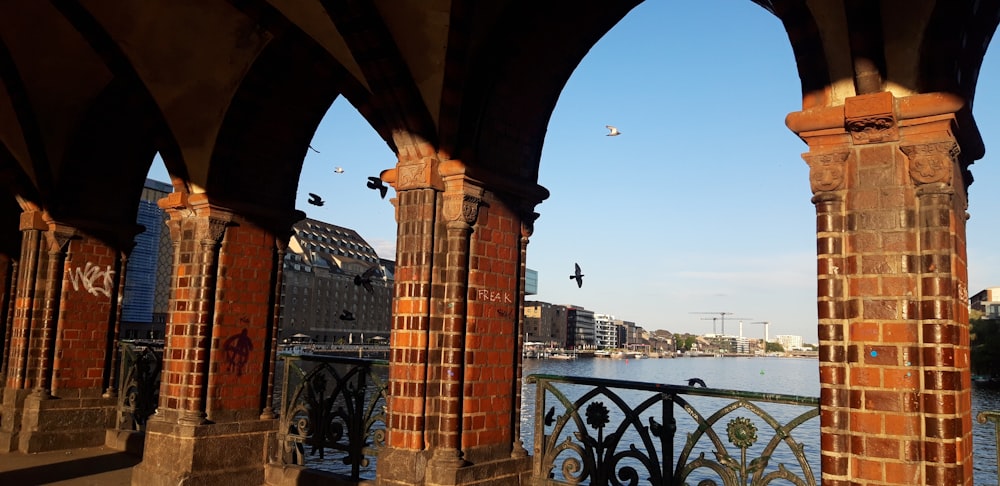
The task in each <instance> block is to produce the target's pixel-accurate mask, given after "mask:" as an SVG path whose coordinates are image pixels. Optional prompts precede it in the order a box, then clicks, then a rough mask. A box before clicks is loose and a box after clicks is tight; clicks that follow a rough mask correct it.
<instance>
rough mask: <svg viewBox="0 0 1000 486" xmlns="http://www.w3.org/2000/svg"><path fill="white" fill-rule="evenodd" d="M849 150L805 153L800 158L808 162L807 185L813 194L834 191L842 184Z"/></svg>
mask: <svg viewBox="0 0 1000 486" xmlns="http://www.w3.org/2000/svg"><path fill="white" fill-rule="evenodd" d="M849 155H850V152H849V151H847V150H844V151H840V152H824V153H812V152H810V153H806V154H802V158H803V159H805V161H806V163H807V164H809V187H810V188H811V189H812V192H813V194H816V193H818V192H829V191H836V190H837V189H840V188H841V187H843V185H844V173H845V170H844V166H845V162H846V161H847V157H848V156H849Z"/></svg>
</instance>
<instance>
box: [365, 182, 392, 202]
mask: <svg viewBox="0 0 1000 486" xmlns="http://www.w3.org/2000/svg"><path fill="white" fill-rule="evenodd" d="M368 188H369V189H375V190H377V191H379V192H380V193H382V199H385V193H386V191H388V190H389V186H386V185H385V184H383V183H382V178H381V177H369V178H368Z"/></svg>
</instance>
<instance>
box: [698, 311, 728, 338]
mask: <svg viewBox="0 0 1000 486" xmlns="http://www.w3.org/2000/svg"><path fill="white" fill-rule="evenodd" d="M692 314H716V315H718V316H719V317H712V318H711V319H712V334H715V320H716V319H721V320H722V334H725V333H726V316H728V315H731V314H732V312H692ZM708 319H709V318H707V317H705V318H702V320H703V321H707V320H708Z"/></svg>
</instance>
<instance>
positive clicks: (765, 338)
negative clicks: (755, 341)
mask: <svg viewBox="0 0 1000 486" xmlns="http://www.w3.org/2000/svg"><path fill="white" fill-rule="evenodd" d="M750 324H763V325H764V351H765V352H766V351H767V341H768V339H769V336H768V335H767V330H768V329H767V328H768V327H769V326H770V325H771V321H757V322H751V323H750Z"/></svg>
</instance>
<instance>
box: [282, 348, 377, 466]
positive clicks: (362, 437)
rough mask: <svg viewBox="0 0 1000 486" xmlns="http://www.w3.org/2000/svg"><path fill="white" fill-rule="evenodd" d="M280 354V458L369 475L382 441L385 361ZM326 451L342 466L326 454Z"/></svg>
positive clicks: (295, 462)
mask: <svg viewBox="0 0 1000 486" xmlns="http://www.w3.org/2000/svg"><path fill="white" fill-rule="evenodd" d="M282 360H283V363H284V365H283V368H284V371H283V373H282V374H281V387H280V390H281V395H280V398H279V401H280V410H281V415H280V422H279V430H278V435H279V440H280V441H281V444H282V451H281V453H282V454H281V458H280V460H281V462H282V463H284V464H297V465H300V466H309V467H315V468H316V469H322V470H326V471H330V472H336V473H341V474H345V475H348V476H349V477H350V478H351V480H353V481H358V480H359V479H361V478H362V476H363V475H364V476H365V477H366V478H369V479H370V478H373V477H374V471H375V464H374V462H375V461H374V459H375V457H376V456H377V455H378V451H379V449H381V448H382V447H383V446H384V445H385V413H386V411H385V396H386V386H387V380H388V368H389V362H388V361H384V360H366V359H358V358H347V357H336V356H319V355H301V356H284V357H283V358H282ZM328 451H329V452H328ZM328 454H330V455H331V456H334V458H337V459H339V460H340V462H341V463H342V464H343V466H341V467H337V466H336V465H335V462H334V461H328V460H326V456H327V455H328Z"/></svg>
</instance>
